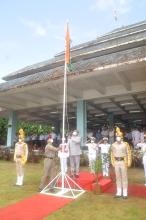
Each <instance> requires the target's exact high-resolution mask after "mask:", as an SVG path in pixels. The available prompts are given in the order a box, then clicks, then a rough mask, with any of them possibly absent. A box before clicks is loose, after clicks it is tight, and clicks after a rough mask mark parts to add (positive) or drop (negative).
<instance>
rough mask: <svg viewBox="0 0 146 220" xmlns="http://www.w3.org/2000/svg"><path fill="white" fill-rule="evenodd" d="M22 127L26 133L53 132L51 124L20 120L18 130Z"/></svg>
mask: <svg viewBox="0 0 146 220" xmlns="http://www.w3.org/2000/svg"><path fill="white" fill-rule="evenodd" d="M20 128H23V129H24V131H25V134H26V135H30V134H35V135H40V134H47V133H49V132H51V130H52V129H51V126H50V125H41V124H38V123H30V122H23V121H19V122H18V123H17V132H18V131H19V129H20Z"/></svg>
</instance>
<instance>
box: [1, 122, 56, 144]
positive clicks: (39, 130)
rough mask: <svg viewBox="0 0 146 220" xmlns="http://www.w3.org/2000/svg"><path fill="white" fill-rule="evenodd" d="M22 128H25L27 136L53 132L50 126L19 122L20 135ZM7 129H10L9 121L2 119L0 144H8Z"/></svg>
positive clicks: (17, 129)
mask: <svg viewBox="0 0 146 220" xmlns="http://www.w3.org/2000/svg"><path fill="white" fill-rule="evenodd" d="M20 128H23V130H24V131H25V135H31V134H35V135H40V134H47V133H49V132H51V130H52V128H51V126H50V125H41V124H38V123H30V122H23V121H18V123H17V128H16V133H18V131H19V129H20ZM7 129H8V120H7V119H6V118H0V144H5V143H6V138H7Z"/></svg>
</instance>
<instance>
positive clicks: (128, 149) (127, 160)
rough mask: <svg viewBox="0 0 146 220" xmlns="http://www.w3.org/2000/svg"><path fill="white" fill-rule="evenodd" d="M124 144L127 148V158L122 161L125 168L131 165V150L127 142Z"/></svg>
mask: <svg viewBox="0 0 146 220" xmlns="http://www.w3.org/2000/svg"><path fill="white" fill-rule="evenodd" d="M124 144H125V145H126V148H127V158H126V157H125V158H124V161H125V163H126V166H127V167H130V166H131V163H132V155H131V148H130V145H129V144H128V143H127V142H124Z"/></svg>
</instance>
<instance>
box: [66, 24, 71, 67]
mask: <svg viewBox="0 0 146 220" xmlns="http://www.w3.org/2000/svg"><path fill="white" fill-rule="evenodd" d="M65 63H66V64H67V65H69V64H70V34H69V26H68V23H67V25H66V37H65Z"/></svg>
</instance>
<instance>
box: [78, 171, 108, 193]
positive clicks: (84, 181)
mask: <svg viewBox="0 0 146 220" xmlns="http://www.w3.org/2000/svg"><path fill="white" fill-rule="evenodd" d="M75 180H76V183H78V185H80V186H81V187H82V188H83V189H85V190H89V191H92V190H93V189H94V183H95V182H96V176H95V175H94V174H91V173H89V172H81V173H80V176H79V178H78V179H75ZM98 183H99V185H100V187H101V192H104V191H106V190H107V189H108V188H109V187H111V185H112V180H111V179H110V178H103V176H102V174H99V175H98Z"/></svg>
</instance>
